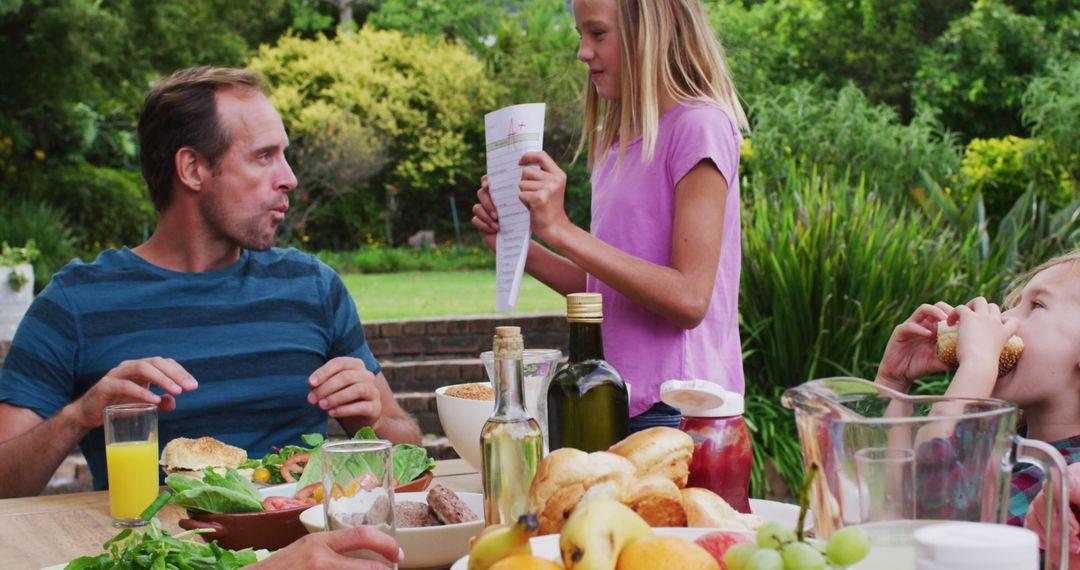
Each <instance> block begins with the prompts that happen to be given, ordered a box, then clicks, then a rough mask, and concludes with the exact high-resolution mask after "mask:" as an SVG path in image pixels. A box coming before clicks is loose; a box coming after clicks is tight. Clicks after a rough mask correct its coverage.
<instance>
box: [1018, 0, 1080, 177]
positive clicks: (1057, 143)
mask: <svg viewBox="0 0 1080 570" xmlns="http://www.w3.org/2000/svg"><path fill="white" fill-rule="evenodd" d="M1077 13H1078V14H1080V10H1078V11H1077ZM1078 20H1080V18H1078ZM1078 28H1080V23H1078ZM1077 35H1078V36H1080V33H1078V34H1077ZM1077 39H1078V41H1080V37H1078V38H1077ZM1023 105H1024V110H1023V117H1024V122H1025V123H1026V124H1027V125H1028V126H1029V127H1030V128H1031V133H1032V135H1034V136H1036V137H1039V138H1040V139H1043V140H1045V141H1047V142H1048V143H1049V144H1050V145H1051V146H1052V149H1051V150H1052V151H1053V154H1054V157H1055V160H1056V161H1058V164H1060V165H1061V166H1063V167H1065V168H1067V169H1068V171H1069V172H1070V175H1069V176H1070V178H1071V179H1072V182H1073V184H1074V185H1075V183H1076V180H1077V179H1080V58H1073V59H1071V60H1070V61H1067V62H1059V63H1054V64H1051V65H1050V66H1048V68H1047V70H1046V73H1045V74H1043V75H1040V76H1038V77H1036V78H1035V79H1033V80H1032V81H1031V84H1030V85H1028V88H1027V91H1025V92H1024V99H1023Z"/></svg>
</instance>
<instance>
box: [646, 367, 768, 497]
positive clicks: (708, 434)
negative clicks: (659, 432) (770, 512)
mask: <svg viewBox="0 0 1080 570" xmlns="http://www.w3.org/2000/svg"><path fill="white" fill-rule="evenodd" d="M660 399H661V400H663V402H664V403H665V404H667V405H669V406H672V407H674V408H678V409H679V410H680V411H681V412H682V414H683V417H682V421H681V422H680V423H679V429H681V430H682V431H684V432H686V433H687V434H689V435H690V437H691V438H692V439H693V440H694V455H693V457H692V458H691V459H690V478H689V480H688V481H687V484H686V485H687V486H688V487H703V488H705V489H709V490H711V491H713V492H714V493H716V494H717V495H720V496H721V497H723V499H724V500H725V501H727V502H728V504H730V505H731V506H732V507H733V508H734V509H735V510H737V511H739V512H741V513H749V512H750V468H751V465H752V464H753V460H754V454H753V448H752V446H751V443H750V431H749V430H748V429H747V428H746V422H745V421H743V396H742V394H739V393H737V392H732V391H730V390H725V389H724V388H722V387H721V386H720V385H718V384H716V383H714V382H709V381H705V380H668V381H666V382H664V383H663V384H662V385H661V386H660Z"/></svg>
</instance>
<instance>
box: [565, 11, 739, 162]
mask: <svg viewBox="0 0 1080 570" xmlns="http://www.w3.org/2000/svg"><path fill="white" fill-rule="evenodd" d="M586 1H587V0H586ZM616 5H617V10H618V22H619V39H620V41H621V44H622V47H621V52H622V53H621V58H622V81H621V85H622V95H621V97H620V98H619V99H617V100H614V101H603V100H602V99H601V98H600V95H599V94H598V93H597V91H596V86H595V85H593V84H592V82H591V81H589V82H586V85H585V117H584V121H583V125H582V131H581V140H580V142H579V143H578V148H577V155H580V154H581V151H582V149H586V148H587V149H588V167H589V170H592V169H593V167H594V166H595V165H596V163H597V161H598V160H601V158H602V157H603V155H604V153H605V152H606V151H607V149H609V148H611V146H612V145H613V144H615V141H616V140H618V141H619V158H618V164H622V161H623V157H624V156H625V155H626V144H627V142H628V139H630V138H631V137H630V135H638V134H640V135H641V138H642V143H643V144H642V160H643V161H644V162H648V161H650V160H652V158H653V154H654V153H655V150H656V136H657V131H658V130H659V124H660V95H661V94H662V93H665V92H667V93H670V94H671V96H672V97H674V98H675V100H676V101H686V100H700V101H705V102H711V103H713V104H715V105H717V106H718V107H720V108H721V109H724V110H725V111H727V112H728V113H730V114H731V117H732V119H734V120H735V123H736V124H737V125H738V126H739V128H740V129H742V130H744V131H745V130H749V124H748V123H747V120H746V113H745V112H744V111H743V108H742V105H741V104H740V103H739V96H738V94H737V93H736V91H735V84H734V83H733V82H732V80H731V71H730V70H729V69H728V65H727V61H726V60H725V59H724V48H723V46H721V45H720V41H719V39H717V37H716V34H715V33H713V31H712V28H710V27H709V23H708V21H707V20H706V18H705V10H704V7H703V6H702V3H701V0H616Z"/></svg>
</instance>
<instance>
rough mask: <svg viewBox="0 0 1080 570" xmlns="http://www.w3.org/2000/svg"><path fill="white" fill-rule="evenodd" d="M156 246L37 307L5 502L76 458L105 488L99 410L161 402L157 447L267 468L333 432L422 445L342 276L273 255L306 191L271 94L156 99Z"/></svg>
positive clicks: (152, 104)
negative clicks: (220, 450)
mask: <svg viewBox="0 0 1080 570" xmlns="http://www.w3.org/2000/svg"><path fill="white" fill-rule="evenodd" d="M138 133H139V146H140V152H141V162H142V172H143V177H144V178H145V179H146V182H147V185H148V186H149V189H150V197H151V200H152V201H153V203H154V207H155V208H156V209H157V210H158V212H159V214H160V216H159V218H160V219H159V221H158V224H157V228H156V229H155V230H154V233H153V235H151V236H150V239H149V240H147V241H146V243H144V244H142V245H139V246H138V247H135V248H134V249H128V248H126V247H125V248H122V249H119V250H108V251H105V252H102V253H101V255H100V256H98V258H97V259H96V260H95V261H94V262H93V263H83V262H81V261H79V260H75V261H72V262H71V263H69V264H68V265H67V266H66V267H64V269H62V270H61V271H60V272H58V273H57V274H56V275H54V276H53V279H52V282H51V283H50V284H49V285H48V287H46V288H45V290H44V291H43V292H42V293H41V295H40V296H39V297H38V298H37V299H36V300H35V301H34V303H33V305H32V306H31V307H30V310H29V311H28V312H27V314H26V316H25V318H24V319H23V321H22V323H20V325H19V329H18V331H17V332H16V334H15V338H14V340H13V341H12V344H11V349H10V352H9V353H8V356H7V359H6V361H5V363H4V369H3V371H2V375H0V454H2V455H3V456H5V457H8V458H16V457H18V458H31V457H32V458H33V460H32V461H6V462H3V463H2V464H0V497H13V496H23V495H34V494H37V493H39V492H40V491H41V490H42V489H43V488H44V486H45V485H46V483H47V482H48V480H49V478H50V476H51V475H52V474H53V472H54V471H55V470H56V468H57V466H59V465H60V463H61V461H62V460H63V459H64V457H65V455H66V454H67V453H68V451H70V450H71V448H72V447H73V446H74V445H75V444H76V443H78V444H79V446H80V447H81V448H82V451H83V454H84V455H85V456H86V458H87V462H88V463H89V466H90V469H91V472H92V473H93V477H94V488H96V489H103V488H105V487H106V484H107V481H106V470H105V449H104V433H103V430H102V410H103V408H104V407H105V406H107V405H110V404H118V403H125V402H152V403H157V404H159V408H160V411H161V412H162V414H161V415H160V420H159V421H160V428H159V429H160V434H159V437H160V440H161V441H162V443H164V442H167V441H169V440H171V439H173V438H176V437H180V436H185V437H200V436H203V435H211V436H214V437H216V438H218V439H220V440H222V441H224V442H226V443H229V444H232V445H236V446H238V447H241V448H243V449H246V450H247V451H248V454H249V455H250V456H252V457H261V456H262V455H263V454H264V453H267V452H269V451H270V449H271V447H272V446H277V447H280V446H283V445H286V444H290V443H293V444H299V443H301V442H300V435H301V434H304V433H312V432H322V433H325V431H326V427H327V420H328V418H334V419H336V420H338V421H339V422H340V423H341V424H342V427H343V428H344V429H345V430H346V432H348V433H353V432H354V431H355V430H358V429H360V428H361V427H363V426H372V427H373V428H374V429H375V432H376V433H378V434H379V436H380V437H383V438H386V439H390V440H393V441H395V442H408V443H414V444H419V443H420V431H419V428H418V427H417V425H416V422H415V421H414V420H413V419H412V418H410V417H409V416H408V415H407V414H406V413H405V412H404V411H402V409H401V408H399V407H398V405H397V404H396V403H395V401H394V397H393V394H392V393H391V391H390V387H389V385H388V384H387V382H386V378H385V377H384V376H383V374H382V373H381V371H380V367H379V363H378V362H377V361H376V360H375V358H374V356H373V355H372V354H371V351H370V350H369V349H368V346H367V343H366V342H365V340H364V332H363V329H362V328H361V326H360V318H359V316H358V315H357V310H356V306H355V304H354V303H353V300H352V298H351V297H350V296H349V293H348V291H347V290H346V289H345V286H344V285H343V284H342V282H341V279H340V278H339V277H338V276H337V275H336V274H335V273H334V271H333V270H332V269H330V268H329V267H327V266H326V265H325V264H323V263H321V262H319V261H318V260H317V259H316V258H314V257H313V256H311V255H307V254H304V253H300V252H298V251H296V250H294V249H289V250H283V249H277V248H274V247H273V243H274V232H275V230H276V228H277V226H278V225H279V224H281V222H282V221H284V219H285V212H286V210H287V209H288V207H289V192H290V191H291V190H293V189H294V188H295V187H296V184H297V182H296V177H295V176H294V175H293V172H292V169H290V168H289V164H288V162H287V161H286V160H285V149H286V147H287V146H288V144H289V141H288V137H287V136H286V134H285V128H284V125H283V124H282V121H281V118H280V117H279V116H278V113H277V111H276V110H275V109H274V107H273V105H271V103H270V101H269V100H268V99H267V98H266V96H265V95H264V93H263V90H262V86H261V83H260V81H259V79H258V78H257V77H256V76H255V75H253V74H252V73H250V72H247V71H244V70H237V69H221V68H208V67H203V68H193V69H186V70H181V71H178V72H176V73H174V74H172V75H171V76H169V77H168V78H166V79H164V80H163V81H162V82H161V83H159V84H158V85H157V86H155V87H154V88H153V89H152V90H151V91H150V93H149V94H148V95H147V97H146V101H145V102H144V104H143V109H142V113H141V114H140V117H139V125H138Z"/></svg>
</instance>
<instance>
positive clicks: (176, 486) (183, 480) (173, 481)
mask: <svg viewBox="0 0 1080 570" xmlns="http://www.w3.org/2000/svg"><path fill="white" fill-rule="evenodd" d="M165 484H166V485H168V486H169V488H170V489H172V490H173V491H175V492H177V493H180V492H182V491H187V490H188V489H194V488H195V487H202V486H203V485H206V483H203V482H202V481H200V480H198V479H196V478H194V477H188V476H187V475H178V474H176V473H172V474H170V475H169V476H167V477H165Z"/></svg>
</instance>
